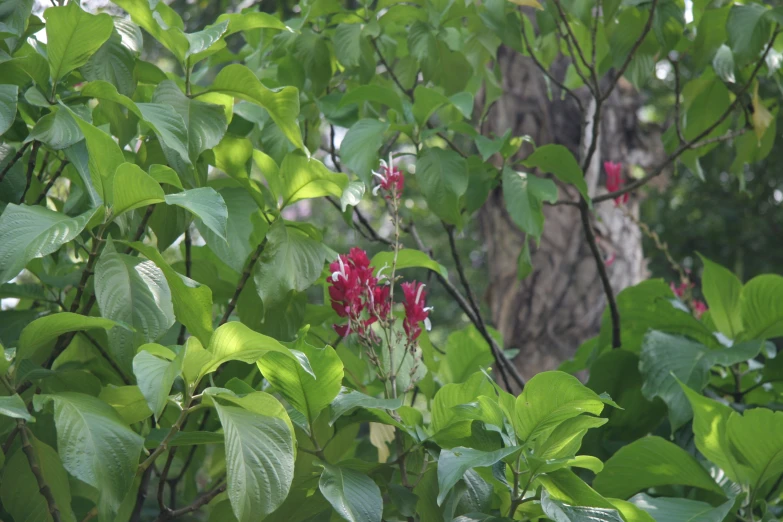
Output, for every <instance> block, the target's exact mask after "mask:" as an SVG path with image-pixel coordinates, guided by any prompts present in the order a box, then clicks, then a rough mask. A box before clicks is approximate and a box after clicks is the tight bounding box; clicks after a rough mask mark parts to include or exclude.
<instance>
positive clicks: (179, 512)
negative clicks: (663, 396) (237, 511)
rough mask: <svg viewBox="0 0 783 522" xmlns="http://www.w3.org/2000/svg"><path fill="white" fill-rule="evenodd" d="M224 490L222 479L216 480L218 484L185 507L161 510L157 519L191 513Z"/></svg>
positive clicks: (162, 519) (167, 518) (161, 519)
mask: <svg viewBox="0 0 783 522" xmlns="http://www.w3.org/2000/svg"><path fill="white" fill-rule="evenodd" d="M225 490H226V483H225V482H223V481H222V480H221V481H219V482H218V485H217V486H215V487H214V488H213V489H211V490H210V491H208V492H206V493H204V494H203V495H201V496H200V497H198V498H197V499H196V500H194V501H193V502H192V503H190V504H188V505H187V506H185V507H182V508H180V509H174V510H170V511H167V512H163V513H161V514H160V515H158V518H157V520H158V521H161V522H162V521H164V520H170V519H172V518H177V517H181V516H182V515H187V514H188V513H192V512H193V511H197V510H199V509H200V508H201V507H202V506H204V505H206V504H209V502H210V501H211V500H212V499H213V498H215V497H216V496H218V495H220V494H221V493H223V492H224V491H225Z"/></svg>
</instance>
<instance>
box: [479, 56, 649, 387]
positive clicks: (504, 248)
mask: <svg viewBox="0 0 783 522" xmlns="http://www.w3.org/2000/svg"><path fill="white" fill-rule="evenodd" d="M563 62H564V61H563ZM557 65H559V67H556V68H560V69H562V71H555V74H556V76H557V77H558V78H562V77H563V76H564V74H563V73H564V71H565V68H566V66H567V63H558V64H557ZM498 66H499V67H500V68H501V70H502V74H503V90H504V95H503V97H502V98H501V99H500V100H498V101H497V102H496V103H495V104H494V106H493V107H492V109H491V112H490V115H489V117H488V118H487V123H488V126H489V129H488V130H490V131H492V132H494V133H496V134H498V135H502V134H503V133H504V132H505V131H506V130H507V129H511V130H512V133H513V135H514V136H523V135H528V136H530V137H532V138H533V140H534V141H535V143H536V145H538V146H540V145H544V144H547V143H558V144H561V145H565V146H566V147H568V148H569V149H570V150H571V152H572V153H573V154H574V156H575V157H576V158H581V156H582V154H581V151H580V140H582V141H586V140H585V139H583V138H582V136H581V134H582V123H581V121H582V117H581V115H580V113H579V110H578V108H577V106H576V104H575V103H574V102H573V100H571V99H569V98H568V97H564V99H562V100H561V99H560V98H561V97H560V93H559V92H558V90H557V88H556V87H555V86H554V85H551V88H552V89H553V92H552V95H551V99H550V97H549V95H548V88H547V84H546V83H545V79H544V77H543V75H542V73H541V72H540V71H539V70H538V69H537V68H536V66H535V64H534V63H533V62H532V61H531V60H530V59H529V58H527V57H525V56H522V55H520V54H518V53H516V52H515V51H513V50H510V49H507V48H501V49H500V51H499V55H498ZM557 72H560V74H557ZM583 91H584V92H583ZM578 95H579V96H580V99H582V101H583V106H584V107H586V108H588V112H590V110H591V108H592V107H593V105H591V99H590V96H589V93H587V92H586V89H582V90H580V91H579V92H578ZM640 105H641V100H640V96H639V95H638V93H636V92H635V90H634V89H633V88H632V87H631V86H630V84H628V83H627V82H625V81H624V80H621V83H620V84H619V85H618V86H617V88H615V90H614V92H613V94H612V96H611V97H610V98H609V100H608V101H607V102H606V103H605V104H604V107H603V116H602V124H601V128H600V131H601V132H600V138H599V146H598V148H597V151H596V154H595V156H594V159H593V161H592V165H591V166H590V167H589V168H588V170H587V173H586V179H587V185H588V188H589V190H590V194H591V195H595V194H597V193H601V192H606V190H605V189H604V188H603V185H604V180H605V176H604V173H603V168H602V167H599V166H601V165H602V164H603V161H618V162H621V163H623V165H624V169H625V171H626V174H627V167H628V165H629V164H636V165H641V166H644V167H647V166H649V165H651V164H652V159H653V153H651V151H652V150H654V149H659V148H660V147H659V146H650V143H653V142H655V140H654V137H652V136H648V135H645V134H644V133H642V132H640V128H639V126H640V124H639V122H638V118H637V112H638V109H639V107H640ZM588 139H589V138H588ZM525 147H527V145H526V146H525ZM583 147H584V145H582V148H583ZM531 150H532V149H530V148H524V149H523V150H522V151H520V154H521V155H522V156H525V155H527V154H529V153H530V152H531ZM538 174H541V173H538ZM577 197H578V195H577V193H576V190H575V189H574V188H573V187H566V186H562V185H561V186H560V198H561V199H564V198H568V199H571V200H572V201H576V200H577ZM624 208H625V210H626V211H627V212H630V213H632V214H633V215H637V214H638V202H636V201H634V199H633V198H632V199H631V200H630V201H629V202H628V203H627V204H626V205H625V206H624ZM544 214H545V216H546V222H545V226H544V233H543V237H542V238H541V243H540V245H539V246H536V245H535V244H534V242H533V241H531V253H532V261H533V267H534V269H533V272H532V273H531V274H530V275H529V276H528V277H527V278H526V279H525V280H523V281H519V280H518V279H517V259H518V256H519V253H520V251H521V250H522V247H523V245H524V241H525V240H526V238H525V234H524V233H523V232H522V231H521V230H519V228H518V227H517V226H516V225H514V223H513V222H512V221H511V218H510V217H509V215H508V213H507V212H506V210H505V205H504V202H503V194H502V191H501V190H500V189H498V190H496V191H495V192H494V193H492V194H491V195H490V198H489V200H488V201H487V203H486V204H485V206H484V208H483V209H482V211H481V214H480V220H481V230H482V233H483V235H484V237H485V240H486V246H487V251H488V252H487V254H488V263H489V288H488V293H487V296H486V297H487V299H488V301H489V305H490V309H491V311H492V320H493V323H494V325H495V327H496V328H497V329H498V330H499V331H500V332H501V333H502V334H503V339H504V340H505V343H506V347H507V348H517V349H519V350H520V352H519V355H518V356H517V358H516V360H515V363H516V365H517V366H518V367H519V369H520V372H521V373H522V374H523V375H524V376H525V377H526V378H530V377H531V376H533V375H535V374H536V373H538V372H541V371H544V370H551V369H553V368H556V367H557V366H558V365H559V363H561V362H562V361H564V360H566V359H568V358H570V357H571V356H572V355H573V354H574V352H575V350H576V349H577V348H578V347H579V345H580V344H581V343H582V342H583V341H585V340H586V339H588V338H589V337H591V336H593V335H595V334H596V333H597V332H598V329H599V327H600V321H601V314H602V312H603V309H604V306H605V303H606V298H605V294H604V291H603V288H602V286H601V281H600V280H599V276H598V270H597V266H596V260H595V259H594V257H593V256H592V255H591V252H590V247H589V245H588V244H587V241H586V240H585V234H584V231H583V229H582V226H581V221H580V218H579V210H578V209H577V208H575V207H572V206H564V205H559V206H546V207H545V209H544ZM593 226H594V230H595V232H596V236H598V242H599V247H600V248H601V250H602V251H603V252H604V255H605V260H606V262H607V264H608V265H609V266H608V273H609V278H610V281H611V283H612V288H613V289H614V292H615V294H616V293H617V292H619V291H620V290H622V289H623V288H625V287H626V286H629V285H633V284H635V283H637V282H639V281H640V280H642V279H643V278H644V276H645V271H646V269H645V262H644V258H643V255H642V243H641V232H640V230H639V228H638V227H637V226H636V225H635V224H634V222H633V221H632V220H631V219H629V218H628V217H627V216H626V215H625V214H624V210H623V209H622V208H618V207H615V205H614V203H613V202H605V203H602V204H599V205H596V208H595V213H594V220H593Z"/></svg>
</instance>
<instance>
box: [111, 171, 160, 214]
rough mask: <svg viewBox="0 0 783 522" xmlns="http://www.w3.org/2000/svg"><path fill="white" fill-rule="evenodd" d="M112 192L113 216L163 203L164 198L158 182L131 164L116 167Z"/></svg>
mask: <svg viewBox="0 0 783 522" xmlns="http://www.w3.org/2000/svg"><path fill="white" fill-rule="evenodd" d="M112 190H113V191H114V197H113V206H112V209H113V211H114V215H115V216H119V215H120V214H122V213H123V212H127V211H129V210H133V209H136V208H139V207H146V206H147V205H153V204H155V203H163V201H165V199H164V198H165V197H166V194H164V192H163V189H162V188H160V185H159V184H158V182H157V181H155V180H154V179H152V177H150V176H149V175H148V174H147V173H146V172H144V171H143V170H141V167H139V166H138V165H135V164H133V163H123V164H122V165H120V166H119V167H117V171H116V172H115V173H114V182H113V187H112Z"/></svg>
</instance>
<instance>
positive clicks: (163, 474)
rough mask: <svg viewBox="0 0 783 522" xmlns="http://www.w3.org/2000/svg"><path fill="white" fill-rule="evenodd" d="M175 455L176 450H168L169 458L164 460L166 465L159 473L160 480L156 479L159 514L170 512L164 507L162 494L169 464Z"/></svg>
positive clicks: (164, 502)
mask: <svg viewBox="0 0 783 522" xmlns="http://www.w3.org/2000/svg"><path fill="white" fill-rule="evenodd" d="M176 454H177V448H171V450H169V456H168V457H167V458H166V464H165V465H164V466H163V471H161V472H160V479H158V508H160V512H161V513H170V512H171V509H170V508H168V507H166V501H165V500H164V499H163V492H164V491H165V489H166V477H168V476H169V470H170V469H171V463H172V462H174V457H175V456H176ZM172 494H173V493H172Z"/></svg>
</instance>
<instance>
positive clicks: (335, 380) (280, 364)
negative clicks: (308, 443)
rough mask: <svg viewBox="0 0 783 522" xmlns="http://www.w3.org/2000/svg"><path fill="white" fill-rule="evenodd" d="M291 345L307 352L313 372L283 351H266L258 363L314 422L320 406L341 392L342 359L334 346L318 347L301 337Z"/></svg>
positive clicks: (322, 407)
mask: <svg viewBox="0 0 783 522" xmlns="http://www.w3.org/2000/svg"><path fill="white" fill-rule="evenodd" d="M292 348H294V349H296V350H298V351H300V352H302V353H304V355H305V357H307V360H308V361H309V362H310V368H311V370H312V373H309V372H307V371H305V370H304V368H302V365H301V364H299V362H298V361H296V360H295V359H293V358H291V357H290V356H285V355H283V354H280V353H269V354H267V355H265V356H264V357H262V358H261V359H259V361H258V367H259V369H260V370H261V373H262V374H263V376H264V378H265V379H266V380H267V381H269V384H271V385H272V387H273V388H274V389H275V390H277V392H278V393H280V395H282V396H283V398H284V399H285V400H286V401H287V402H288V403H289V404H290V405H291V406H293V407H294V408H296V409H297V410H298V411H299V412H300V413H302V414H304V416H305V418H306V419H307V422H308V424H309V425H312V424H313V422H314V421H315V419H316V417H318V414H319V413H321V410H323V409H324V408H326V407H327V406H328V405H329V404H330V403H331V402H332V400H334V398H335V397H337V394H338V393H340V388H341V385H340V384H341V383H342V380H343V363H342V361H341V360H340V358H339V357H338V356H337V352H335V351H334V348H332V347H331V346H326V347H324V348H315V347H314V346H310V345H309V344H307V342H306V341H305V340H304V339H300V341H298V342H296V343H295V345H294V346H293V347H292ZM313 374H315V375H313Z"/></svg>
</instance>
